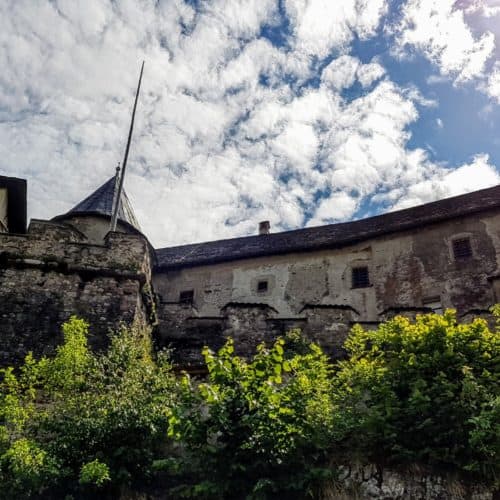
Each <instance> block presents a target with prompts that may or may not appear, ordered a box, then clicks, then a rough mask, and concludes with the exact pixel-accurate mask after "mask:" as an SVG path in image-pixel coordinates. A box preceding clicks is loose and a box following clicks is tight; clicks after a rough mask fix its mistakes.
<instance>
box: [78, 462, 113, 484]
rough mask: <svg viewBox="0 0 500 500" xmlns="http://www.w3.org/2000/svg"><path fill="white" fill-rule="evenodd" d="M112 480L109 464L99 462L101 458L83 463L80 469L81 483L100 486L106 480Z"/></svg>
mask: <svg viewBox="0 0 500 500" xmlns="http://www.w3.org/2000/svg"><path fill="white" fill-rule="evenodd" d="M110 480H111V478H110V477H109V468H108V466H107V465H106V464H103V463H102V462H99V460H97V459H95V460H93V461H92V462H88V463H86V464H84V465H82V468H81V470H80V480H79V482H80V484H92V485H95V486H97V487H100V486H102V485H104V483H106V481H110Z"/></svg>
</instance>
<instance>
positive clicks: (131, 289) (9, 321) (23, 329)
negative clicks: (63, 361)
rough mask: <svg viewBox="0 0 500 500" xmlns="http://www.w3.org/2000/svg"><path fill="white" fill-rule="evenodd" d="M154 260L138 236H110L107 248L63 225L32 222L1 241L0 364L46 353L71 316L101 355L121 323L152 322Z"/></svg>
mask: <svg viewBox="0 0 500 500" xmlns="http://www.w3.org/2000/svg"><path fill="white" fill-rule="evenodd" d="M150 279H151V260H150V254H149V251H148V247H147V243H146V241H145V239H144V238H142V237H140V236H138V235H132V234H125V233H109V234H108V236H107V237H106V239H105V242H104V244H103V245H94V244H89V243H86V238H85V236H84V235H83V234H82V233H80V232H79V231H78V230H76V229H74V228H71V227H70V226H67V225H64V224H55V223H52V222H46V221H32V223H31V225H30V227H29V230H28V233H27V234H25V235H14V234H7V233H1V234H0V336H1V340H2V342H1V347H0V365H5V364H8V363H16V362H19V361H20V360H21V359H22V358H23V357H24V356H25V355H26V353H27V352H28V351H33V352H34V353H35V354H36V355H41V354H46V353H48V352H50V351H52V350H53V349H54V346H55V345H57V344H58V343H60V341H61V340H62V334H61V329H60V328H61V324H62V323H63V322H64V321H66V320H67V319H68V318H69V317H70V316H71V315H73V314H76V315H77V316H79V317H81V318H84V319H86V320H87V321H88V322H89V323H90V325H91V327H90V332H91V338H90V342H91V344H92V345H93V346H95V347H97V348H99V347H101V346H103V345H104V344H105V343H106V336H107V333H108V331H109V329H115V328H116V327H117V326H118V325H119V323H120V322H122V321H123V322H125V323H132V322H133V321H148V320H149V315H150V314H151V312H152V307H151V305H152V301H151V283H150Z"/></svg>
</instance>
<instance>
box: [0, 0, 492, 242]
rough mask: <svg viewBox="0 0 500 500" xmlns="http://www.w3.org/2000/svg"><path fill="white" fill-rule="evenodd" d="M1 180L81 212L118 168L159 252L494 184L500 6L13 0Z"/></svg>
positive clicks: (358, 0)
mask: <svg viewBox="0 0 500 500" xmlns="http://www.w3.org/2000/svg"><path fill="white" fill-rule="evenodd" d="M0 26H1V29H0V44H1V50H0V65H1V67H2V71H1V72H0V174H3V175H13V176H18V177H24V178H26V179H28V183H29V184H28V186H29V214H30V216H31V217H36V218H50V217H53V216H55V215H57V214H61V213H64V212H66V211H67V210H69V209H70V208H71V207H72V206H73V205H75V204H76V203H77V202H78V201H80V200H81V199H83V198H84V197H85V196H87V195H88V194H90V193H91V192H92V191H93V190H94V189H96V188H97V187H98V186H99V185H100V184H102V183H103V182H105V181H106V180H107V179H108V178H109V177H111V176H112V175H113V173H114V170H115V167H116V164H117V162H118V161H120V160H122V157H123V152H124V147H125V141H126V136H127V131H128V126H129V120H130V112H131V107H132V104H133V97H134V92H135V86H136V84H137V78H138V73H139V68H140V63H141V61H142V60H143V59H144V60H145V61H146V66H145V72H144V80H143V87H142V93H141V96H140V101H139V105H138V114H137V119H136V129H135V135H134V138H133V143H132V149H131V153H130V157H129V164H128V174H127V179H126V181H125V186H126V190H127V192H128V195H129V197H130V198H131V200H132V203H133V205H134V207H135V210H136V213H137V217H138V219H139V221H140V223H141V226H142V228H143V230H144V232H145V233H146V234H147V235H148V236H149V238H150V239H151V241H152V242H153V244H154V245H155V246H166V245H172V244H182V243H188V242H195V241H203V240H210V239H217V238H227V237H233V236H240V235H246V234H254V233H255V232H256V228H257V223H258V221H260V220H266V219H268V220H270V221H271V225H272V229H273V230H274V231H278V230H286V229H294V228H299V227H304V226H312V225H319V224H326V223H331V222H337V221H345V220H351V219H356V218H362V217H366V216H369V215H374V214H377V213H382V212H385V211H388V210H394V209H397V208H403V207H408V206H413V205H417V204H420V203H424V202H428V201H432V200H435V199H440V198H444V197H447V196H451V195H455V194H461V193H464V192H467V191H471V190H475V189H480V188H482V187H487V186H491V185H493V184H496V183H498V182H499V172H500V170H499V167H500V133H499V125H500V0H458V1H455V0H391V1H389V0H213V1H208V0H207V1H204V0H185V1H183V0H157V1H156V2H155V1H153V0H114V1H105V0H86V1H85V2H75V1H74V0H51V1H49V0H2V2H0Z"/></svg>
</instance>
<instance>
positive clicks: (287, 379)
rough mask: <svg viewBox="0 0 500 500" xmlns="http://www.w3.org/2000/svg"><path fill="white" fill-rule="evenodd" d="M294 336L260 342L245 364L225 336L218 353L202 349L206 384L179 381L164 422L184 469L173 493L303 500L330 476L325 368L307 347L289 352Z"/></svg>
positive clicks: (320, 356) (315, 350)
mask: <svg viewBox="0 0 500 500" xmlns="http://www.w3.org/2000/svg"><path fill="white" fill-rule="evenodd" d="M298 339H299V337H298V333H297V332H295V333H291V334H289V335H288V336H287V338H285V339H279V340H277V341H276V343H275V344H274V345H273V346H272V347H271V348H269V349H268V348H266V346H265V345H264V344H261V345H260V346H258V348H257V353H256V354H255V356H254V357H253V358H252V359H251V360H249V361H246V360H244V359H242V358H240V357H238V356H236V355H235V353H234V348H233V342H232V340H228V341H227V343H226V344H225V346H224V347H222V349H220V350H219V352H218V353H217V354H214V353H213V352H211V351H210V350H209V349H205V350H204V351H203V354H204V357H205V361H206V364H207V367H208V377H207V381H206V382H204V383H201V384H193V382H192V381H191V380H190V379H189V378H188V377H186V378H185V379H184V380H183V387H184V402H183V404H182V405H179V406H177V407H176V408H174V410H175V412H174V413H173V414H172V417H171V421H170V423H171V428H170V433H171V436H172V437H174V438H176V439H177V440H178V441H179V442H180V443H181V444H182V445H183V447H184V459H185V463H186V464H187V472H188V473H190V476H188V477H187V478H186V480H187V484H184V485H182V486H180V487H179V488H178V490H177V492H178V493H179V494H182V495H183V496H193V497H196V498H268V497H269V496H276V497H280V498H284V497H286V498H294V497H295V496H296V497H298V498H303V497H304V495H305V494H307V493H311V492H312V489H313V487H314V485H315V483H317V481H318V480H319V479H322V478H324V477H325V476H329V474H330V472H329V469H328V468H326V467H325V465H326V464H327V461H328V453H327V450H328V448H329V446H330V442H331V434H332V421H333V415H332V409H333V407H332V404H331V385H330V366H329V364H328V361H327V358H326V356H325V355H324V354H323V353H322V352H321V350H320V349H319V347H317V346H316V345H314V344H303V345H302V349H301V351H302V353H297V352H291V351H290V350H289V349H288V348H289V347H290V346H291V345H294V346H296V345H297V344H298V343H300V342H297V341H298ZM299 340H300V339H299ZM190 479H191V480H192V482H191V483H189V480H190Z"/></svg>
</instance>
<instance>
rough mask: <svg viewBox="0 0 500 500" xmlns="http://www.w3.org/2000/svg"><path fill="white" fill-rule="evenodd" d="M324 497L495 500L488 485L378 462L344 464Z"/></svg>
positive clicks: (420, 469)
mask: <svg viewBox="0 0 500 500" xmlns="http://www.w3.org/2000/svg"><path fill="white" fill-rule="evenodd" d="M322 498H323V499H324V500H330V499H337V500H342V499H346V500H347V499H359V500H364V499H373V500H493V499H494V498H495V496H494V493H493V490H492V489H491V488H489V487H488V486H485V485H481V484H478V483H474V482H471V481H470V480H466V479H464V478H459V477H456V476H451V475H444V474H440V473H439V472H438V471H436V470H432V469H429V468H423V467H420V466H414V467H413V468H410V467H409V468H406V469H405V470H395V469H391V468H385V469H384V468H381V467H378V466H375V465H368V466H366V465H365V466H361V465H351V466H345V467H341V474H340V477H339V482H338V483H337V484H334V485H332V486H331V487H329V488H328V487H327V488H325V491H324V492H323V495H322Z"/></svg>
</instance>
